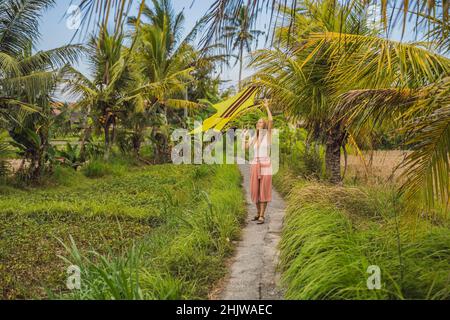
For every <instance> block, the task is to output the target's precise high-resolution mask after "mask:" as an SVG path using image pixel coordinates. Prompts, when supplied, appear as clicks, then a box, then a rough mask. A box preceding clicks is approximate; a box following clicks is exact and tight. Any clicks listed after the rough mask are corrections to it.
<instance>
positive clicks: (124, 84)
mask: <svg viewBox="0 0 450 320" xmlns="http://www.w3.org/2000/svg"><path fill="white" fill-rule="evenodd" d="M123 43H124V36H123V34H122V33H121V32H120V30H119V31H117V32H116V33H115V34H112V35H111V34H109V32H108V31H107V29H106V28H102V29H101V30H100V32H99V35H98V38H95V37H93V38H91V40H90V41H89V44H88V46H87V50H88V57H87V58H88V63H89V65H90V71H91V76H92V79H91V78H89V77H88V76H86V75H83V74H82V73H81V72H79V71H77V70H75V69H74V68H72V67H68V68H66V69H65V74H66V89H67V92H68V93H69V94H71V95H72V96H74V97H77V98H79V101H78V103H77V107H78V108H80V109H81V110H83V111H84V112H83V113H84V117H83V118H84V120H83V127H84V130H85V132H84V135H83V137H82V146H81V153H82V155H83V153H84V151H83V150H84V143H85V141H86V140H87V138H88V137H87V135H88V133H89V131H90V128H89V127H88V126H87V122H88V118H89V117H90V118H91V119H93V123H94V124H95V125H96V126H97V128H99V129H101V130H102V131H103V135H104V143H105V159H108V158H109V155H110V151H111V147H112V144H113V142H114V140H115V134H116V128H117V122H118V121H119V119H120V117H121V115H122V114H123V113H124V112H126V110H125V109H126V108H135V107H136V104H139V102H140V101H141V99H140V97H139V95H138V94H136V92H135V90H136V87H135V81H136V79H137V75H136V73H135V72H134V70H133V66H134V64H133V61H132V60H130V59H128V60H126V59H125V58H126V57H127V58H128V57H129V54H128V49H127V48H125V47H124V44H123Z"/></svg>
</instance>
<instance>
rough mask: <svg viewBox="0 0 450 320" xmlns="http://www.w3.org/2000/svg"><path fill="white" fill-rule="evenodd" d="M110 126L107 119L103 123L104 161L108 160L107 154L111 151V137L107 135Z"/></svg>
mask: <svg viewBox="0 0 450 320" xmlns="http://www.w3.org/2000/svg"><path fill="white" fill-rule="evenodd" d="M110 126H111V122H110V120H109V118H108V119H107V120H106V122H105V126H104V128H103V129H104V131H105V154H104V155H103V159H104V160H108V159H109V154H110V151H111V135H110V133H109V127H110Z"/></svg>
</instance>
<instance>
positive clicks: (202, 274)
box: [0, 160, 244, 299]
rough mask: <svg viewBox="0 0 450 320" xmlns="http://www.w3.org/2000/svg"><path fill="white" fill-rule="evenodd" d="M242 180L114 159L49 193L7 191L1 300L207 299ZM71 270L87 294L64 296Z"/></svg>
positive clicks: (69, 177) (56, 183)
mask: <svg viewBox="0 0 450 320" xmlns="http://www.w3.org/2000/svg"><path fill="white" fill-rule="evenodd" d="M240 179H241V178H240V175H239V172H238V170H237V168H236V167H234V166H220V167H219V166H174V165H164V166H146V167H138V166H133V165H132V164H130V163H127V162H126V161H117V160H116V161H113V162H112V163H109V164H105V163H102V162H101V161H93V162H91V163H90V164H89V165H88V166H87V167H85V168H84V169H83V171H82V172H75V171H72V170H71V169H65V168H57V170H56V172H55V174H54V176H53V177H52V179H51V180H50V181H52V183H51V184H50V183H49V184H47V185H46V186H45V187H39V188H28V189H22V188H19V187H11V186H6V185H2V186H0V288H1V296H2V298H6V299H13V298H46V297H51V298H68V297H71V298H98V299H111V298H112V299H121V298H136V299H139V298H146V299H158V298H161V299H170V298H174V299H182V298H205V297H206V296H207V294H208V290H209V288H210V287H211V286H212V285H213V283H214V281H216V280H217V279H219V278H220V277H222V276H223V274H224V272H225V270H224V266H223V261H224V259H225V257H226V256H227V255H229V253H230V251H231V249H232V247H231V241H232V240H233V239H235V238H236V237H237V235H238V234H239V229H240V224H241V222H242V219H243V216H244V214H243V213H244V206H243V196H242V192H241V189H240ZM70 264H76V265H78V266H79V267H80V268H81V272H82V274H81V276H82V277H81V283H82V288H81V290H76V291H71V292H69V291H68V290H67V289H66V288H65V283H66V277H67V275H66V270H67V267H68V266H69V265H70ZM105 272H106V273H108V274H109V275H107V276H105Z"/></svg>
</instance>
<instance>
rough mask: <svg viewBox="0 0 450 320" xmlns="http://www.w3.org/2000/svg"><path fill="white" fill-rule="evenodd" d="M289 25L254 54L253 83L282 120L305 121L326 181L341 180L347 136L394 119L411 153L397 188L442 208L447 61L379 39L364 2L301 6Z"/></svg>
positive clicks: (444, 196) (418, 48)
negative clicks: (321, 148)
mask: <svg viewBox="0 0 450 320" xmlns="http://www.w3.org/2000/svg"><path fill="white" fill-rule="evenodd" d="M284 12H285V14H289V12H290V9H285V10H284ZM292 20H293V21H291V22H289V23H288V26H286V27H280V28H278V29H277V30H276V33H277V37H278V41H279V43H280V47H279V48H276V49H270V50H269V49H267V50H262V51H259V52H257V53H256V54H255V58H254V65H255V66H257V67H258V68H259V72H258V73H257V74H256V79H258V83H259V85H261V86H263V87H265V88H266V89H267V90H268V93H269V94H270V95H272V96H273V98H274V100H275V101H277V104H278V105H279V106H280V108H282V110H283V111H284V112H285V113H286V114H287V115H288V116H290V117H291V118H294V119H296V120H297V119H303V120H304V121H306V127H307V128H308V129H309V134H310V135H312V137H314V139H318V140H319V141H322V142H323V143H325V145H326V147H327V148H326V150H327V151H326V160H325V161H326V166H327V172H328V175H329V177H330V180H331V181H332V182H338V181H340V176H341V174H340V164H339V162H340V157H341V156H340V150H341V147H345V145H346V143H347V137H348V136H356V135H357V134H358V132H359V130H361V127H362V126H364V125H370V126H374V125H379V124H380V123H382V122H386V121H391V122H392V121H393V122H396V123H397V124H396V125H397V126H400V127H401V130H402V131H403V133H404V134H405V136H406V137H407V139H406V141H405V142H404V147H405V148H408V149H411V150H413V152H412V153H411V154H409V156H408V158H407V159H406V161H405V163H404V166H405V167H406V169H407V170H406V171H405V176H406V179H405V184H404V185H403V189H402V190H404V191H406V192H407V193H408V195H409V196H412V195H414V194H417V192H419V191H420V192H425V191H426V194H427V199H428V203H432V202H433V199H435V198H438V199H440V200H441V201H443V202H444V203H445V202H446V201H447V199H448V190H449V183H448V179H449V177H448V168H449V162H448V161H449V160H448V159H449V158H448V156H449V146H450V144H449V143H448V141H449V140H448V139H449V138H448V137H449V136H448V134H449V131H448V130H449V118H448V117H446V116H445V115H446V114H447V113H446V112H447V111H446V109H448V91H447V90H448V80H447V79H446V77H448V75H449V71H450V60H449V59H447V58H445V57H444V56H441V55H439V54H437V53H436V52H433V51H431V50H429V49H428V48H427V47H424V45H423V44H422V43H402V42H396V41H393V40H389V39H386V38H383V37H381V33H380V32H381V31H380V30H373V29H371V28H368V27H367V10H366V7H365V6H364V5H363V4H361V5H359V6H358V5H355V6H352V7H350V8H348V7H344V6H337V5H335V2H334V1H321V2H320V4H319V3H317V2H315V1H303V2H301V4H299V5H298V6H297V7H296V12H295V15H294V16H292ZM280 66H281V67H280ZM439 115H443V116H439ZM418 123H420V125H418Z"/></svg>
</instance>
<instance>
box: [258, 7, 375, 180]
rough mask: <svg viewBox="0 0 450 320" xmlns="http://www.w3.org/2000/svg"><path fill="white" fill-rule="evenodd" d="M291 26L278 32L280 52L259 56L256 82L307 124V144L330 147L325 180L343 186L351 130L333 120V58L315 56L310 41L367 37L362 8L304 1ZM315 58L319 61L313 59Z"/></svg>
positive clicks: (268, 51)
mask: <svg viewBox="0 0 450 320" xmlns="http://www.w3.org/2000/svg"><path fill="white" fill-rule="evenodd" d="M285 13H286V15H287V17H292V19H293V20H294V21H293V22H292V26H291V25H290V24H291V22H289V23H288V24H289V26H287V27H280V28H278V29H277V31H276V32H277V33H276V34H277V42H278V43H279V44H280V47H279V48H276V49H264V50H259V51H257V52H256V53H255V54H254V60H253V62H252V65H253V66H254V67H256V68H257V70H258V71H257V73H256V74H255V77H254V82H255V83H256V84H257V85H260V86H262V87H263V88H264V89H265V90H266V91H267V92H266V93H267V94H268V95H269V96H271V97H272V99H273V100H274V101H275V102H276V105H278V106H279V108H280V109H281V110H282V111H283V112H284V114H285V115H287V116H288V117H289V118H291V119H292V120H294V121H296V120H302V121H304V122H305V125H306V128H307V129H308V133H309V137H308V140H311V139H313V140H315V141H316V142H319V143H323V144H325V146H326V152H325V163H326V174H327V177H328V179H329V180H330V182H332V183H339V182H340V181H341V179H342V178H341V165H340V161H341V160H340V159H341V148H342V147H344V146H345V144H346V138H347V129H346V128H345V127H344V125H343V123H342V121H340V120H339V118H337V117H336V116H335V115H334V114H333V99H334V98H335V97H336V96H337V95H338V91H337V90H336V88H335V85H334V84H335V82H334V79H333V78H332V77H330V75H332V71H333V69H334V65H333V63H332V61H330V57H331V54H332V53H331V52H330V51H328V50H327V49H326V48H324V49H323V50H322V51H321V52H320V54H316V50H315V48H314V47H313V46H308V45H307V43H308V42H307V41H308V39H309V38H310V37H313V36H314V35H315V34H316V33H318V32H339V31H340V32H346V33H349V34H368V33H370V30H369V29H368V28H367V27H366V21H365V18H364V12H363V10H361V8H354V9H352V10H351V11H347V9H346V8H345V7H341V6H339V5H336V3H335V1H321V3H320V4H319V3H317V2H312V1H305V2H304V3H303V5H300V4H299V7H297V11H296V12H295V15H294V16H291V14H290V9H286V10H285ZM313 55H314V57H315V58H314V59H311V57H312V56H313Z"/></svg>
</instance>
